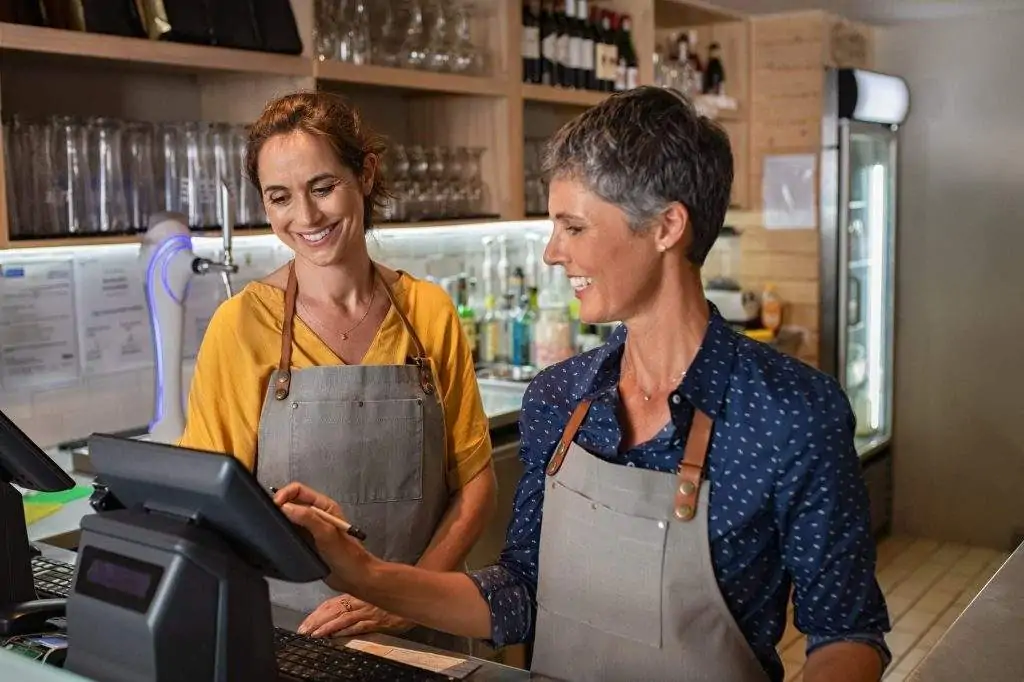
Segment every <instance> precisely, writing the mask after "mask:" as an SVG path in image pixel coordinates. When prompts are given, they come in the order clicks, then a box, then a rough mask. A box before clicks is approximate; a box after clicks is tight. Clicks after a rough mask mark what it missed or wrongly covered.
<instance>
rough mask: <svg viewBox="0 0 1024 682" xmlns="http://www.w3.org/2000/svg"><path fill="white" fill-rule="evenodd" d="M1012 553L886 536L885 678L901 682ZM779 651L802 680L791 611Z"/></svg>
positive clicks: (882, 555) (882, 580)
mask: <svg viewBox="0 0 1024 682" xmlns="http://www.w3.org/2000/svg"><path fill="white" fill-rule="evenodd" d="M1008 556H1009V554H1008V553H1004V552H997V551H995V550H991V549H981V548H977V547H966V546H964V545H955V544H941V543H938V542H934V541H931V540H915V539H912V538H900V537H893V538H887V539H885V540H883V541H882V542H881V543H880V544H879V546H878V582H879V584H880V585H881V586H882V590H883V591H884V592H885V599H886V603H887V604H888V606H889V618H890V620H891V621H892V624H893V629H892V632H890V633H889V634H888V635H887V636H886V642H887V643H888V645H889V648H890V649H891V650H892V655H893V660H892V664H891V665H890V666H889V668H888V670H887V673H886V675H885V678H884V680H885V682H903V680H904V678H905V677H906V676H907V675H908V674H909V673H910V671H911V670H913V669H914V666H916V665H917V663H918V662H919V661H920V660H921V659H922V658H924V656H925V654H926V653H928V651H929V650H930V649H931V647H932V646H933V645H934V644H935V642H937V641H938V639H939V637H941V636H942V633H943V632H945V631H946V629H947V628H948V627H949V625H950V624H951V623H952V622H953V621H954V620H955V619H956V617H957V616H958V615H960V613H961V612H962V611H963V610H964V609H965V608H966V607H967V604H968V603H970V601H971V599H973V598H974V596H975V595H976V594H977V593H978V592H979V591H980V590H981V588H982V587H983V586H984V585H985V583H986V582H988V580H989V578H991V577H992V574H994V573H995V572H996V569H998V568H999V566H1000V565H1001V564H1002V563H1003V562H1004V561H1005V560H1006V558H1007V557H1008ZM779 652H780V654H781V656H782V660H783V662H784V663H785V665H786V680H787V682H803V667H804V661H805V643H804V637H803V635H801V634H800V632H799V631H797V630H796V628H794V627H793V621H792V609H791V610H790V622H789V626H788V627H787V629H786V634H785V635H784V636H783V638H782V642H781V643H780V644H779Z"/></svg>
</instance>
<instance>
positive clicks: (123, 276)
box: [75, 254, 153, 375]
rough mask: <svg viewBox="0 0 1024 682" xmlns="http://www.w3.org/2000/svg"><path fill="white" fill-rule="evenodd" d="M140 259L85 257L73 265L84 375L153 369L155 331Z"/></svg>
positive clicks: (133, 257)
mask: <svg viewBox="0 0 1024 682" xmlns="http://www.w3.org/2000/svg"><path fill="white" fill-rule="evenodd" d="M142 280H143V276H142V271H141V265H140V263H139V260H138V257H137V256H135V255H133V254H124V255H120V254H119V255H116V256H115V255H111V254H103V255H97V256H82V257H80V258H79V259H78V260H77V261H76V263H75V301H76V303H77V306H76V308H77V310H78V330H79V335H80V336H79V347H80V348H81V355H82V373H83V374H85V375H95V374H108V373H111V372H118V371H124V370H128V369H140V368H144V367H151V366H152V365H153V343H152V331H151V330H150V324H149V311H148V309H147V307H146V296H145V293H144V292H143V281H142Z"/></svg>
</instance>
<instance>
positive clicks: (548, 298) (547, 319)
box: [533, 268, 575, 370]
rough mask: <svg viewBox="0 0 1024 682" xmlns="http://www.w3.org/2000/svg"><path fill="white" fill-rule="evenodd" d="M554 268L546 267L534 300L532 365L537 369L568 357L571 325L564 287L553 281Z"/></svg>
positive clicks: (571, 348) (570, 342)
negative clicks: (540, 286) (535, 303)
mask: <svg viewBox="0 0 1024 682" xmlns="http://www.w3.org/2000/svg"><path fill="white" fill-rule="evenodd" d="M554 273H555V269H554V268H548V269H547V278H546V279H547V283H546V284H545V285H544V287H543V290H542V292H541V294H540V297H539V298H538V300H537V304H538V306H537V307H538V311H537V322H536V324H535V325H534V328H533V366H534V367H536V368H537V369H538V370H541V369H544V368H545V367H550V366H551V365H553V364H555V363H556V362H561V361H562V360H566V359H568V358H570V357H572V355H573V353H574V351H575V349H574V345H573V329H572V327H573V324H572V317H571V314H570V312H569V304H568V303H567V302H566V297H565V295H564V286H562V287H560V286H558V285H557V283H556V282H555V274H554Z"/></svg>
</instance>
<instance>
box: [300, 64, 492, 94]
mask: <svg viewBox="0 0 1024 682" xmlns="http://www.w3.org/2000/svg"><path fill="white" fill-rule="evenodd" d="M313 76H314V77H315V78H317V79H318V80H321V81H326V82H331V83H359V84H362V85H373V86H376V87H381V88H399V89H404V90H420V91H425V92H442V93H449V94H455V95H483V96H492V97H501V96H504V95H507V94H508V90H509V88H508V86H507V83H506V82H505V81H503V80H501V79H498V78H485V77H481V76H463V75H460V74H454V73H436V72H434V71H422V70H416V69H395V68H391V67H387V66H373V65H366V64H360V65H356V64H348V63H345V62H338V61H333V60H329V59H325V60H315V61H314V62H313Z"/></svg>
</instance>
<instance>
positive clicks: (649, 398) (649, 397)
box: [644, 393, 651, 402]
mask: <svg viewBox="0 0 1024 682" xmlns="http://www.w3.org/2000/svg"><path fill="white" fill-rule="evenodd" d="M650 400H651V396H649V395H647V394H646V393H645V394H644V402H650Z"/></svg>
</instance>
